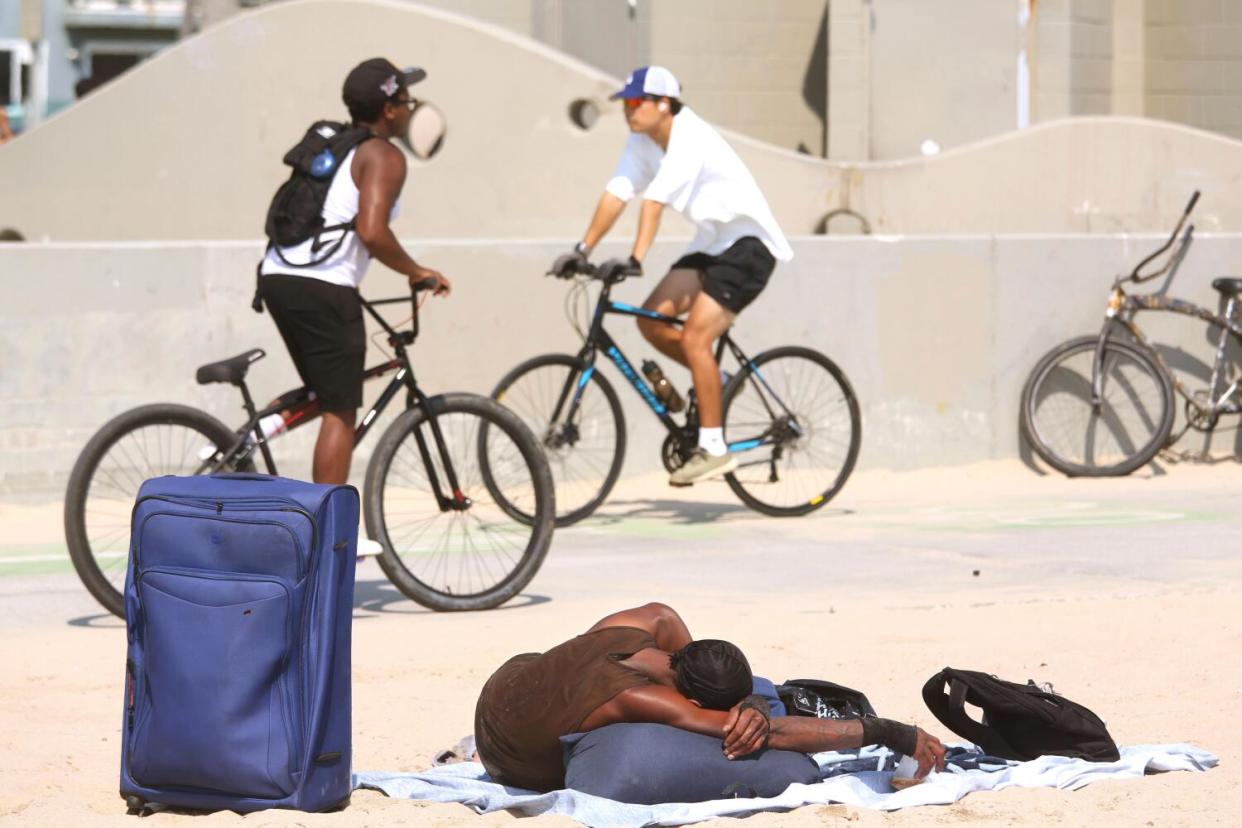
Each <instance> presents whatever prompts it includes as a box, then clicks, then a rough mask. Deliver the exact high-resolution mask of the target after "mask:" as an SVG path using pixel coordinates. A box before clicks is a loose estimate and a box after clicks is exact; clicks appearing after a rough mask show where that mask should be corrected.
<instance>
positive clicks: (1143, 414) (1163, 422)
mask: <svg viewBox="0 0 1242 828" xmlns="http://www.w3.org/2000/svg"><path fill="white" fill-rule="evenodd" d="M1098 341H1099V337H1098V336H1094V335H1091V336H1082V337H1077V338H1075V339H1071V340H1069V341H1068V342H1063V343H1061V344H1060V345H1058V346H1057V347H1055V348H1053V349H1052V350H1051V351H1049V352H1048V353H1047V354H1045V355H1044V357H1043V358H1042V359H1041V360H1040V361H1039V362H1038V363H1036V365H1035V368H1034V369H1033V370H1032V371H1031V374H1030V376H1029V377H1027V380H1026V383H1025V384H1024V385H1023V387H1022V398H1021V400H1022V401H1021V406H1020V413H1019V420H1020V424H1021V429H1022V434H1023V436H1024V437H1025V438H1026V440H1027V442H1028V443H1029V444H1030V446H1031V448H1032V449H1033V450H1034V451H1035V453H1036V454H1038V455H1039V457H1040V458H1041V459H1043V460H1044V462H1046V463H1047V464H1048V465H1050V466H1052V467H1053V468H1054V469H1056V470H1057V471H1059V472H1061V473H1063V474H1065V475H1068V476H1069V477H1120V476H1124V475H1127V474H1130V473H1131V472H1133V471H1135V470H1136V469H1139V468H1141V467H1142V466H1145V465H1146V464H1147V463H1149V462H1151V460H1152V458H1154V457H1155V456H1156V453H1157V452H1159V451H1160V449H1161V448H1163V447H1164V446H1165V444H1166V443H1167V442H1168V440H1169V434H1170V432H1171V431H1172V429H1173V419H1174V414H1175V412H1174V410H1173V382H1172V380H1171V379H1170V377H1169V376H1168V374H1167V373H1165V372H1164V371H1163V370H1162V369H1161V368H1160V367H1159V365H1158V364H1157V363H1156V361H1155V360H1154V359H1152V357H1151V356H1150V355H1149V354H1148V353H1146V351H1145V350H1144V349H1142V348H1138V347H1136V346H1133V345H1130V344H1128V343H1126V342H1120V341H1117V340H1115V339H1110V340H1108V342H1107V343H1106V345H1105V356H1104V364H1105V366H1106V369H1105V370H1106V372H1107V373H1106V376H1105V403H1106V404H1105V406H1103V407H1102V410H1101V411H1100V412H1098V413H1096V412H1093V411H1092V410H1091V409H1092V406H1091V402H1090V399H1091V382H1092V371H1093V368H1092V365H1093V363H1094V361H1095V348H1096V344H1097V342H1098ZM1075 358H1077V361H1078V362H1079V363H1082V364H1080V365H1078V367H1070V365H1069V363H1070V361H1071V360H1074V359H1075ZM1126 364H1129V365H1132V366H1133V369H1131V370H1129V371H1128V373H1127V374H1125V375H1123V374H1121V373H1120V372H1121V371H1122V370H1124V369H1123V368H1122V367H1121V366H1123V365H1126ZM1058 369H1059V370H1058ZM1114 373H1116V376H1111V381H1110V375H1111V374H1114ZM1143 378H1145V379H1143ZM1139 381H1142V382H1143V384H1144V385H1145V386H1146V389H1139V390H1148V391H1154V393H1155V395H1156V398H1157V401H1156V404H1155V407H1156V408H1158V409H1159V410H1158V411H1149V410H1148V409H1147V408H1142V407H1139V406H1137V405H1136V413H1135V417H1134V418H1133V419H1134V420H1136V421H1137V423H1136V428H1137V429H1138V430H1137V432H1136V434H1135V435H1134V437H1135V438H1137V439H1132V438H1131V435H1130V434H1129V433H1128V432H1126V431H1123V429H1126V423H1125V422H1123V417H1122V414H1123V413H1124V409H1123V408H1120V407H1118V406H1117V405H1114V402H1113V401H1114V400H1115V399H1116V398H1115V397H1113V396H1111V395H1110V392H1112V391H1114V390H1115V389H1117V388H1122V389H1123V391H1125V389H1126V388H1129V389H1130V390H1129V391H1126V392H1125V393H1126V397H1127V398H1128V400H1129V401H1130V402H1134V401H1135V399H1136V395H1135V393H1134V391H1135V389H1136V388H1137V386H1136V382H1139ZM1057 395H1059V396H1057ZM1054 398H1057V399H1061V400H1063V401H1064V403H1065V405H1063V406H1062V408H1065V409H1066V410H1067V411H1069V412H1070V414H1071V416H1074V417H1081V419H1082V426H1081V429H1080V428H1079V427H1078V426H1077V425H1074V426H1072V432H1071V431H1070V430H1068V429H1067V428H1063V429H1061V430H1060V432H1059V434H1058V435H1057V436H1064V437H1065V438H1066V439H1064V440H1060V441H1054V435H1053V431H1054V429H1053V428H1052V425H1053V424H1052V422H1051V409H1044V410H1047V411H1049V416H1041V411H1037V410H1036V409H1037V407H1040V408H1044V405H1045V403H1046V402H1047V401H1048V400H1051V399H1054ZM1083 415H1085V416H1083ZM1152 415H1156V416H1152ZM1099 423H1102V424H1104V426H1105V428H1107V429H1108V432H1109V433H1106V434H1105V436H1106V437H1108V436H1111V438H1112V439H1111V444H1112V445H1113V446H1115V447H1116V450H1117V454H1118V456H1119V458H1120V459H1117V460H1115V461H1110V462H1102V463H1100V462H1093V461H1092V457H1093V456H1095V454H1096V438H1097V436H1098V429H1097V428H1096V425H1095V424H1099ZM1054 442H1056V443H1057V444H1054ZM1074 445H1082V447H1083V451H1082V456H1081V457H1078V456H1070V447H1072V446H1074Z"/></svg>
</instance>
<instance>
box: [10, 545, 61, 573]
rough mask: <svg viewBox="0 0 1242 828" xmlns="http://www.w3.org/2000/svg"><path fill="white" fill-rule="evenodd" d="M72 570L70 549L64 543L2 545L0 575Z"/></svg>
mask: <svg viewBox="0 0 1242 828" xmlns="http://www.w3.org/2000/svg"><path fill="white" fill-rule="evenodd" d="M72 571H73V564H72V563H71V562H70V560H69V550H68V549H66V548H65V546H64V544H60V543H28V544H5V545H3V546H0V576H4V575H44V574H47V573H55V572H72Z"/></svg>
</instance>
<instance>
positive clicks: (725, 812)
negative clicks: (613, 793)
mask: <svg viewBox="0 0 1242 828" xmlns="http://www.w3.org/2000/svg"><path fill="white" fill-rule="evenodd" d="M1216 762H1217V760H1216V757H1215V756H1213V755H1212V754H1211V753H1208V752H1207V751H1205V750H1200V749H1199V748H1196V747H1194V746H1192V745H1187V744H1175V745H1133V746H1131V747H1126V748H1121V758H1120V759H1119V760H1118V761H1116V762H1085V761H1082V760H1079V759H1067V758H1065V757H1062V756H1043V757H1040V758H1039V759H1035V760H1033V761H1030V762H1022V763H1020V764H1013V765H1010V766H1008V767H1005V768H1002V769H1000V770H992V771H987V770H962V769H960V768H958V769H955V770H954V772H948V771H946V772H944V773H934V774H931V775H930V776H928V778H927V779H926V780H924V781H923V783H922V784H919V785H914V786H913V787H909V788H906V789H905V790H901V791H893V788H892V786H891V784H890V780H891V778H892V776H893V774H892V773H891V772H887V773H886V772H881V771H864V772H862V773H852V774H847V775H844V776H835V777H831V778H829V779H826V780H824V781H822V782H818V783H816V784H814V785H790V786H789V787H788V788H787V789H786V790H785V792H784V793H782V794H781V795H780V796H774V797H770V798H767V799H719V800H714V801H711V802H690V803H668V804H662V805H627V804H625V803H622V802H614V801H613V800H611V799H603V798H601V797H598V796H590V795H589V794H584V793H579V792H577V791H569V790H564V791H552V792H551V793H544V794H541V793H535V792H534V791H526V790H522V789H521V788H508V787H505V786H504V785H497V784H496V783H494V782H492V781H491V780H490V779H489V778H488V776H487V773H486V772H485V771H484V770H483V766H482V765H480V764H478V763H477V762H461V763H459V764H455V765H444V766H442V767H438V768H432V769H431V770H429V771H426V772H424V773H379V772H364V773H356V774H354V787H355V788H372V789H375V790H379V791H382V792H383V793H385V794H387V795H388V796H391V797H394V798H400V799H419V800H429V801H432V802H460V803H462V804H463V805H468V806H469V807H471V808H473V809H474V810H476V811H478V812H479V813H484V814H485V813H490V812H492V811H501V810H507V811H512V812H513V813H515V814H517V815H519V816H535V815H538V814H564V815H566V816H569V817H571V818H573V819H576V820H578V821H579V822H582V823H584V824H586V825H590V826H595V827H596V828H622V827H623V826H624V828H638V827H639V826H646V825H688V824H690V823H693V822H700V821H702V820H705V819H711V818H713V817H720V816H731V817H740V816H746V815H747V814H753V813H756V812H758V811H788V810H790V809H793V808H799V807H801V806H803V805H816V804H828V803H842V804H845V805H854V806H857V807H860V808H874V809H877V810H883V811H895V810H897V809H899V808H909V807H912V806H915V805H947V804H949V803H951V802H956V801H957V800H959V799H961V798H962V797H964V796H965V795H966V794H968V793H970V792H971V791H995V790H1000V789H1002V788H1013V787H1018V788H1063V789H1065V790H1071V791H1072V790H1077V789H1078V788H1081V787H1082V786H1084V785H1089V784H1091V783H1092V782H1096V781H1098V780H1101V779H1136V778H1138V777H1141V776H1143V774H1145V773H1154V772H1158V771H1175V770H1185V771H1205V770H1207V769H1208V768H1211V767H1214V766H1215V765H1216Z"/></svg>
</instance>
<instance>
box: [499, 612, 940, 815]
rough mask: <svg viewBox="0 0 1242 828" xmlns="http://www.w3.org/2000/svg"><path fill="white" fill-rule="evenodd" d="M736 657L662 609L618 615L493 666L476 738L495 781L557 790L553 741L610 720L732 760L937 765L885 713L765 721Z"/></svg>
mask: <svg viewBox="0 0 1242 828" xmlns="http://www.w3.org/2000/svg"><path fill="white" fill-rule="evenodd" d="M753 687H754V684H753V676H752V674H751V670H750V664H749V662H748V661H747V660H746V656H745V655H744V654H743V653H742V651H741V650H740V649H738V648H737V647H736V646H734V645H733V644H731V643H729V642H727V641H719V640H714V639H703V640H699V641H695V640H694V639H693V638H691V636H690V631H689V630H688V629H687V628H686V624H685V622H684V621H683V620H682V619H681V616H680V615H678V614H677V612H676V611H675V610H673V609H672V608H671V607H669V606H666V605H665V604H659V603H650V604H646V605H644V606H641V607H635V608H633V609H627V610H621V611H620V612H615V613H613V614H611V615H608V616H605V617H604V618H602V619H600V620H599V621H597V622H596V623H595V624H594V626H592V627H591V628H590V629H589V630H587V631H586V632H585V633H583V634H582V635H579V636H576V637H575V638H571V639H570V640H569V641H566V642H565V643H563V644H558V645H557V646H555V647H553V648H552V649H550V650H548V651H547V652H546V653H523V654H521V655H516V656H514V657H513V658H511V659H509V660H508V661H506V662H505V663H504V664H502V665H501V666H500V669H498V670H497V671H496V672H495V673H493V674H492V676H491V678H489V679H488V680H487V683H486V684H484V685H483V690H482V692H481V693H480V694H479V701H478V704H477V705H476V707H475V713H474V735H475V741H476V744H477V746H478V756H479V761H481V762H482V763H483V767H484V768H486V770H487V772H488V775H490V776H491V778H492V780H493V781H496V782H499V783H501V784H504V785H512V786H515V787H520V788H527V789H530V790H536V791H551V790H557V789H560V788H563V787H564V783H565V768H564V766H563V763H562V755H561V751H562V748H561V743H560V737H561V736H565V735H568V734H570V733H582V732H587V731H591V730H595V729H597V728H601V727H604V726H605V725H610V724H617V723H620V722H653V723H657V724H666V725H672V726H673V727H678V728H681V729H683V730H689V731H693V732H695V733H704V734H707V735H709V736H715V737H718V738H720V739H722V740H723V750H724V752H725V755H726V756H727V757H728V758H730V759H734V758H737V757H740V756H746V755H748V754H751V753H754V752H755V751H758V750H763V749H765V748H775V749H782V750H796V751H802V752H806V753H814V752H817V751H823V750H842V749H849V748H856V747H860V746H862V745H872V744H878V745H883V746H885V747H889V748H892V749H893V750H895V751H897V752H899V753H902V754H904V755H907V756H911V757H913V758H914V759H915V761H917V762H918V771H917V773H916V774H915V776H916V778H920V779H921V778H922V777H924V776H926V775H927V773H928V772H929V771H930V770H931V769H932V768H933V767H934V768H936V769H937V770H943V768H944V746H943V745H941V743H940V740H939V739H937V738H936V737H934V736H931V735H929V734H928V733H927V732H925V731H924V730H922V729H921V728H918V727H915V726H914V725H908V724H902V723H900V722H895V721H892V720H890V719H877V718H868V719H816V718H810V717H803V716H780V717H776V718H771V717H770V716H769V712H768V705H767V702H766V701H765V700H764V699H763V698H762V697H760V696H755V695H752V690H753Z"/></svg>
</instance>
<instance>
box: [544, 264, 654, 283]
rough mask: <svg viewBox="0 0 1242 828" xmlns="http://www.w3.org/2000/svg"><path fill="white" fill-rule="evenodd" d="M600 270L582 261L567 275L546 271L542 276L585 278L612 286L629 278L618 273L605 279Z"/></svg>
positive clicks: (599, 267)
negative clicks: (609, 283) (611, 277)
mask: <svg viewBox="0 0 1242 828" xmlns="http://www.w3.org/2000/svg"><path fill="white" fill-rule="evenodd" d="M609 261H612V260H611V259H610V260H609ZM602 269H603V268H602V267H601V266H600V265H597V264H592V263H591V262H585V261H584V262H581V263H578V264H576V265H575V266H574V267H573V268H572V269H571V270H569V272H567V273H557V272H556V271H553V270H549V271H548V272H547V273H545V274H544V275H545V276H555V277H556V278H558V279H572V278H574V277H575V276H586V277H587V278H588V279H597V280H599V281H601V282H611V283H612V284H617V283H618V282H623V281H625V280H626V279H628V278H629V276H628V275H626V274H625V273H620V274H618V276H617V277H615V278H613V279H605V278H604V277H603V275H601V272H600V271H601V270H602ZM634 275H635V276H641V275H642V274H641V273H639V274H634Z"/></svg>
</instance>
